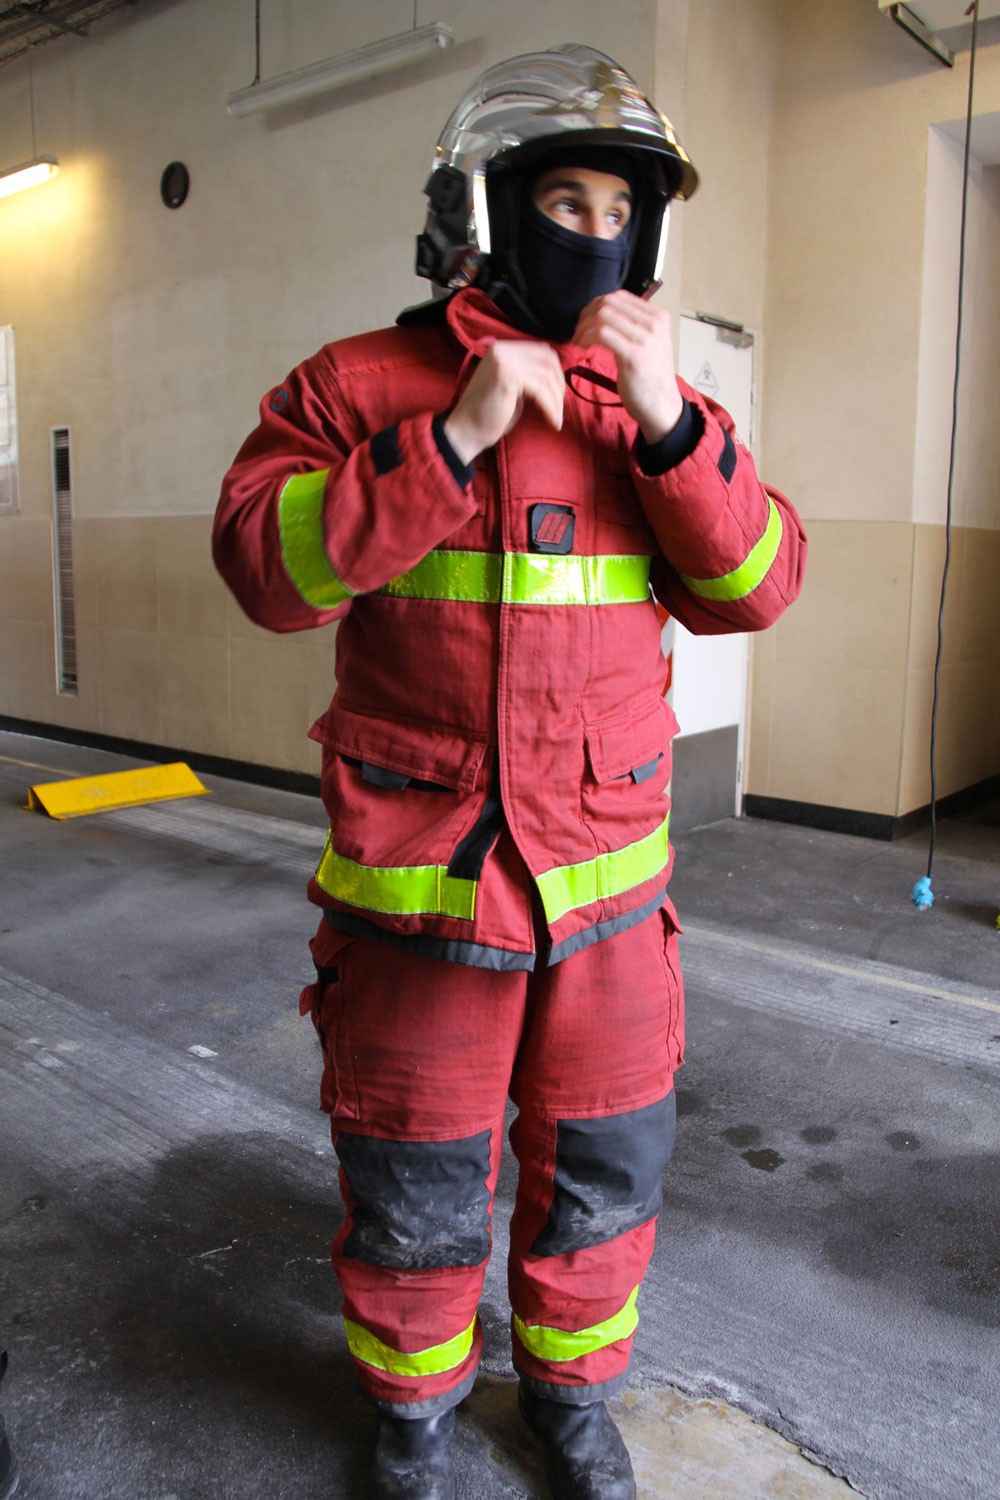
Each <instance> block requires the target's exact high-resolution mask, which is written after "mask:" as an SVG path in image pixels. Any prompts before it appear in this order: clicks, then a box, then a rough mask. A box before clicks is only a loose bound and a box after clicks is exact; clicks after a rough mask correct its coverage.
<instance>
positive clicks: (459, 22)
mask: <svg viewBox="0 0 1000 1500" xmlns="http://www.w3.org/2000/svg"><path fill="white" fill-rule="evenodd" d="M686 10H687V6H686V3H685V4H683V5H680V6H677V5H670V6H665V7H663V8H662V11H661V13H659V14H658V13H657V9H656V7H655V5H654V4H653V3H651V0H630V3H625V4H620V5H617V6H615V7H614V8H611V7H608V6H607V5H605V4H603V3H601V0H584V3H580V0H546V3H545V4H544V5H538V4H534V3H529V0H508V3H505V4H504V5H502V6H498V5H496V4H493V3H490V0H434V4H433V5H432V4H431V3H430V0H418V6H417V21H418V24H420V23H425V22H427V21H429V20H432V19H433V20H441V21H444V22H447V23H448V24H449V25H451V27H452V29H453V31H454V33H455V37H456V43H455V45H454V46H453V47H452V48H451V49H450V50H449V51H448V52H446V53H442V54H441V56H440V57H438V58H435V59H434V60H432V61H430V62H427V63H425V64H420V65H418V66H417V67H416V68H414V69H411V70H408V71H406V72H404V73H399V74H397V75H395V76H392V75H390V76H389V77H388V78H386V79H385V80H383V81H382V82H381V83H379V84H358V85H354V86H352V87H350V88H348V89H345V90H343V91H342V92H341V93H339V94H334V95H329V96H326V97H325V98H323V99H322V100H318V101H312V102H309V103H305V104H301V105H298V106H295V107H291V106H290V107H288V108H285V109H283V110H281V111H279V112H276V113H274V114H271V115H267V116H257V117H251V118H249V119H244V120H236V119H233V118H231V117H230V116H228V115H227V113H226V110H225V100H226V96H227V94H228V93H229V92H230V91H232V90H234V89H237V88H239V87H242V86H243V85H245V84H247V83H249V82H250V80H251V79H252V77H253V74H254V44H253V4H252V3H251V0H211V3H206V0H172V3H169V0H168V3H159V0H144V3H143V4H142V5H140V6H138V7H137V8H136V9H135V10H134V11H132V10H130V11H128V12H127V13H126V12H123V13H120V14H119V15H117V16H115V17H113V18H111V19H109V20H107V21H105V22H103V23H98V24H96V25H95V26H94V27H93V30H92V33H91V37H90V39H89V40H88V41H86V42H82V43H77V42H75V41H74V40H73V39H71V38H70V39H66V40H65V41H58V42H55V43H52V44H49V45H47V46H44V47H41V48H39V49H38V50H37V51H36V53H35V56H34V59H33V72H34V95H35V116H36V132H37V141H38V148H39V150H43V151H44V150H51V151H54V152H55V153H56V154H57V155H58V157H59V159H60V162H61V167H62V170H61V172H60V175H59V176H58V177H57V178H56V179H55V181H54V182H53V183H52V184H50V185H48V186H47V187H45V188H40V189H37V190H35V191H34V192H29V193H25V194H22V195H20V196H18V197H13V198H10V199H7V200H4V201H3V202H2V203H0V324H6V323H10V324H13V325H14V327H15V330H16V336H17V356H18V385H19V398H20V418H21V420H20V440H21V442H20V446H21V455H22V463H21V496H22V502H21V511H20V514H19V515H17V516H13V517H0V712H4V713H8V714H12V715H16V716H18V717H22V718H28V719H37V720H41V721H44V722H47V723H58V724H66V725H70V726H74V727H79V728H82V729H87V730H95V731H100V732H103V733H108V734H115V735H120V736H125V737H129V738H135V739H140V740H147V741H152V742H155V743H161V744H166V745H171V746H176V747H178V748H181V749H192V750H201V751H203V752H206V753H210V754H216V755H228V756H232V757H234V758H237V759H240V760H248V761H252V762H256V763H260V764H270V765H277V766H281V767H285V768H289V769H295V770H312V771H318V769H319V752H318V749H317V747H316V746H315V745H313V744H311V742H309V741H308V740H307V739H306V737H305V732H306V729H307V728H308V726H309V724H310V723H311V722H312V720H313V719H314V718H315V717H317V716H318V714H319V713H320V711H321V710H322V708H324V707H325V706H326V703H327V702H328V701H329V697H330V694H331V691H332V688H333V644H334V637H333V631H332V630H329V629H328V630H324V631H320V632H305V633H303V634H301V635H295V636H283V637H278V636H274V635H271V634H270V633H268V632H266V631H262V630H259V629H258V628H257V627H255V626H253V625H251V624H250V623H249V622H248V621H247V620H245V619H244V617H243V616H242V615H241V614H240V612H239V610H238V609H237V608H236V606H235V605H234V604H233V602H232V600H231V599H230V598H229V597H228V595H227V593H226V591H225V589H224V588H223V586H222V585H221V583H220V582H219V580H218V579H217V577H216V576H215V574H214V572H213V570H212V565H211V560H210V557H209V551H208V537H209V526H210V516H211V513H212V511H213V509H214V506H215V501H216V498H217V495H218V486H219V482H220V479H221V476H222V474H223V473H224V471H225V469H226V468H227V467H228V465H229V463H230V461H231V459H232V457H233V454H234V453H235V451H236V449H237V448H238V446H239V444H240V443H241V442H242V440H243V438H244V437H245V436H246V434H247V432H248V431H249V430H250V429H251V428H252V426H253V425H254V423H255V421H256V413H257V402H258V400H259V397H260V395H261V394H262V392H263V391H265V390H266V389H268V387H269V386H271V385H272V384H274V383H276V382H277V381H279V380H280V379H281V378H282V377H283V375H284V374H285V373H286V371H287V370H288V369H289V368H291V366H292V365H293V364H295V363H297V362H298V361H299V360H301V359H302V358H304V357H305V356H306V355H308V354H311V353H312V352H313V351H314V350H315V349H316V348H317V347H318V345H319V344H321V343H324V342H326V341H327V340H329V339H333V338H337V337H340V336H343V335H346V334H350V333H354V332H357V331H359V330H362V329H364V328H369V327H373V326H378V325H381V324H385V323H388V322H391V321H392V319H393V318H394V317H395V315H396V313H397V312H398V311H399V309H400V308H401V307H403V306H405V305H407V304H408V303H411V302H415V301H419V300H423V298H424V297H426V296H427V295H428V293H429V287H428V284H427V283H426V282H424V281H420V280H418V279H417V278H416V277H415V276H414V274H413V271H412V266H413V241H414V236H415V234H416V233H417V231H418V230H419V229H420V228H421V227H422V224H423V217H424V212H425V208H426V200H425V199H424V198H423V195H422V191H421V189H422V187H423V184H424V182H425V180H426V177H427V173H428V170H429V166H430V162H431V158H432V153H433V146H434V142H435V140H436V138H437V135H438V132H439V130H440V128H441V126H442V125H443V123H444V121H445V119H446V117H447V115H448V113H449V112H450V110H451V108H452V106H453V104H454V103H455V101H456V99H457V98H458V97H459V96H460V95H461V93H462V91H463V89H464V88H465V87H466V86H467V84H468V83H469V82H470V81H471V79H472V78H473V77H474V76H475V75H476V73H478V72H479V71H481V69H482V68H483V67H485V66H486V65H487V64H489V63H491V62H494V61H497V60H499V59H500V58H503V57H506V56H510V55H512V54H513V53H516V52H519V51H527V50H531V49H533V48H544V47H548V46H552V45H554V44H555V43H557V42H560V41H565V40H584V41H587V42H589V43H590V44H592V45H594V46H597V47H598V48H601V49H603V50H606V51H608V52H609V53H611V54H612V55H613V56H615V57H617V58H618V59H620V60H621V62H622V63H623V64H624V65H625V66H626V67H627V68H629V69H630V70H631V71H632V72H633V73H634V74H635V75H636V77H637V78H638V79H639V80H640V81H641V82H642V83H643V85H644V86H645V87H647V88H648V89H650V90H652V89H653V87H654V83H655V81H656V73H657V70H658V69H659V70H660V71H661V73H662V74H663V76H664V77H666V79H667V82H668V86H669V85H670V84H676V83H678V82H679V81H680V80H682V79H683V75H684V42H683V36H684V28H685V25H686ZM412 22H413V4H412V0H366V3H365V5H363V6H356V5H351V4H349V3H347V0H336V3H329V0H282V3H281V4H277V3H274V4H270V5H269V4H267V3H265V4H264V5H263V6H262V38H261V52H262V74H263V76H264V77H270V76H273V75H275V74H278V73H281V72H283V71H286V70H288V69H290V68H294V67H298V66H301V65H304V64H306V63H308V62H312V61H315V60H316V59H317V58H320V57H326V56H330V55H333V54H335V53H338V52H341V51H344V50H347V49H349V48H351V47H354V46H358V45H361V44H362V43H364V42H367V41H371V40H374V39H375V38H377V37H379V36H385V35H389V34H391V33H394V32H399V31H403V30H406V29H408V28H409V27H410V26H411V24H412ZM0 141H3V142H4V151H3V156H4V158H5V159H10V160H11V161H14V160H21V159H23V158H25V157H26V156H29V155H30V154H31V151H30V128H29V125H28V93H27V68H26V66H25V62H24V59H21V60H18V61H16V62H14V63H12V64H10V65H9V66H8V67H7V68H6V69H3V70H0ZM173 159H180V160H183V161H184V162H185V163H186V164H187V165H188V167H189V170H190V172H191V180H192V186H191V191H190V195H189V198H188V201H187V202H186V203H185V205H184V206H183V207H182V208H181V209H179V210H177V211H176V212H171V211H169V210H168V209H166V208H164V206H163V205H162V204H161V202H160V199H159V178H160V173H161V171H162V169H163V168H164V166H165V165H166V164H167V163H168V162H169V161H171V160H173ZM675 259H676V255H675ZM678 274H679V273H678V270H677V268H676V266H675V265H674V263H673V262H672V266H671V271H670V275H671V277H672V278H673V281H674V282H675V283H676V281H677V277H678ZM53 424H67V425H69V426H70V427H71V428H72V434H73V456H74V507H75V516H76V521H75V526H74V545H75V567H76V575H77V594H78V608H77V619H78V639H79V661H80V671H79V692H78V695H77V696H76V697H75V698H74V697H68V696H66V695H60V694H57V692H56V690H55V666H54V642H53V611H52V541H51V521H50V515H51V479H50V471H49V429H50V427H51V426H52V425H53Z"/></svg>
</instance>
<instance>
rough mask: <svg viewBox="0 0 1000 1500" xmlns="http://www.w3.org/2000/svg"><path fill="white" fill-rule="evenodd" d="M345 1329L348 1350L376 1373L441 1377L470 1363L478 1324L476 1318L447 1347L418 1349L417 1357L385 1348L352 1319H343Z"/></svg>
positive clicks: (438, 1346) (432, 1346) (434, 1346)
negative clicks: (469, 1357)
mask: <svg viewBox="0 0 1000 1500" xmlns="http://www.w3.org/2000/svg"><path fill="white" fill-rule="evenodd" d="M344 1327H345V1328H346V1330H347V1347H348V1348H349V1349H350V1351H351V1353H352V1354H353V1355H354V1358H355V1359H360V1360H361V1361H362V1362H363V1363H364V1364H366V1365H374V1366H375V1368H376V1370H386V1371H388V1373H389V1374H390V1375H413V1376H414V1377H419V1376H421V1375H442V1374H443V1373H444V1372H445V1370H454V1369H455V1368H456V1367H457V1366H458V1365H460V1364H461V1363H462V1361H463V1360H465V1359H467V1358H468V1355H469V1350H470V1349H471V1348H472V1336H473V1334H474V1332H475V1328H476V1320H475V1318H473V1320H472V1322H471V1323H470V1324H469V1326H468V1328H467V1329H466V1330H465V1332H464V1333H460V1334H459V1335H458V1336H457V1337H456V1338H453V1339H449V1340H448V1342H447V1343H445V1344H432V1345H431V1347H430V1348H429V1349H418V1350H417V1352H416V1353H415V1354H404V1353H403V1351H402V1350H401V1349H393V1348H392V1347H391V1346H390V1345H389V1344H383V1342H382V1340H381V1339H377V1338H376V1337H375V1335H374V1334H373V1333H369V1332H368V1330H367V1328H362V1327H361V1325H360V1323H352V1322H351V1320H350V1318H345V1319H344Z"/></svg>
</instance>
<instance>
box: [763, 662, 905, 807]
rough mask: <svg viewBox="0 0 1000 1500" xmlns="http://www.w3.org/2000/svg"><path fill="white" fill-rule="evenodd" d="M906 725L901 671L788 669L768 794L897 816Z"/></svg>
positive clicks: (778, 698) (780, 693)
mask: <svg viewBox="0 0 1000 1500" xmlns="http://www.w3.org/2000/svg"><path fill="white" fill-rule="evenodd" d="M902 720H903V679H902V674H901V673H899V672H895V671H889V670H886V669H884V668H877V667H874V668H872V667H859V666H857V665H855V664H854V663H850V662H846V663H835V664H831V665H829V666H826V667H824V668H823V669H822V670H817V667H816V665H815V664H814V663H811V662H808V661H806V662H801V663H799V662H796V663H794V664H793V663H788V664H786V665H785V666H784V667H783V668H782V671H781V675H780V678H779V680H778V682H777V684H776V687H775V693H774V709H773V718H772V739H771V754H770V757H769V764H770V785H769V793H768V795H770V796H772V797H784V798H788V799H789V800H791V801H796V802H817V803H821V804H824V805H826V806H830V807H849V808H853V809H855V810H856V811H859V812H875V813H887V814H889V815H892V814H894V813H895V811H896V787H897V779H898V768H899V749H898V747H899V740H900V735H901V732H902Z"/></svg>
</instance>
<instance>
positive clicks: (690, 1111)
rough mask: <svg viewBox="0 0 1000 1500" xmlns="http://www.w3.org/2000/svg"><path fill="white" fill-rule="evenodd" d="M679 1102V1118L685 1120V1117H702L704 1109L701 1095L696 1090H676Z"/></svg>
mask: <svg viewBox="0 0 1000 1500" xmlns="http://www.w3.org/2000/svg"><path fill="white" fill-rule="evenodd" d="M674 1094H675V1097H676V1100H677V1118H678V1119H679V1120H680V1119H683V1117H684V1116H685V1115H700V1114H701V1111H702V1109H703V1107H704V1106H703V1105H702V1101H701V1097H700V1095H698V1094H696V1093H695V1091H694V1089H678V1088H675V1089H674Z"/></svg>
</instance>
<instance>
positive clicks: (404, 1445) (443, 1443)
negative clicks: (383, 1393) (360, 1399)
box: [370, 1407, 455, 1500]
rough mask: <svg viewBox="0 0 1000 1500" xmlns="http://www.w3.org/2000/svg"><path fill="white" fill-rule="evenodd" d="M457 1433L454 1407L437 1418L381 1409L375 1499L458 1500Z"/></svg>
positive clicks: (374, 1468)
mask: <svg viewBox="0 0 1000 1500" xmlns="http://www.w3.org/2000/svg"><path fill="white" fill-rule="evenodd" d="M454 1432H455V1408H454V1407H449V1409H448V1410H447V1411H442V1412H439V1413H438V1414H437V1416H436V1417H392V1416H389V1415H388V1413H386V1412H383V1411H380V1412H379V1414H378V1427H377V1428H376V1432H375V1456H374V1457H373V1459H372V1477H371V1490H370V1495H371V1500H455V1470H454V1468H453V1466H452V1456H451V1440H452V1437H453V1436H454Z"/></svg>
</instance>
